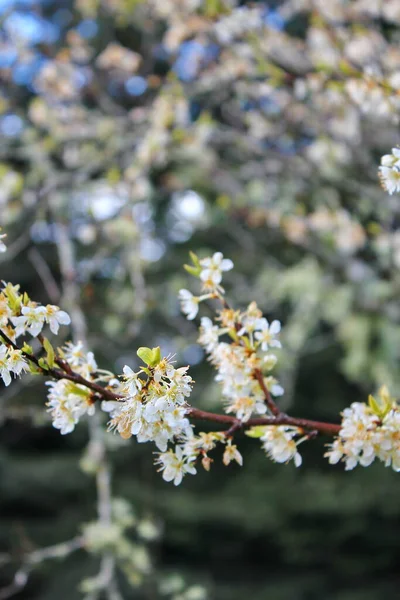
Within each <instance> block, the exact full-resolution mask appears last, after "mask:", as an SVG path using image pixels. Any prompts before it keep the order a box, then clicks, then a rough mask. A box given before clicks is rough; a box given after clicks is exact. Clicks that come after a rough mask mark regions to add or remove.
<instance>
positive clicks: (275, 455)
mask: <svg viewBox="0 0 400 600" xmlns="http://www.w3.org/2000/svg"><path fill="white" fill-rule="evenodd" d="M299 433H300V430H299V429H298V428H297V427H290V426H286V425H278V426H276V425H270V426H269V425H267V426H266V427H265V430H264V434H263V435H262V436H261V438H260V440H261V442H262V445H263V448H264V450H265V451H266V452H267V454H268V456H269V458H271V459H272V460H274V461H275V462H278V463H287V462H289V461H290V460H293V461H294V464H295V465H296V467H299V466H300V465H301V462H302V459H301V455H300V454H299V452H298V451H297V444H298V443H300V442H299V441H297V442H296V440H295V439H294V438H295V437H296V436H297V435H298V434H299Z"/></svg>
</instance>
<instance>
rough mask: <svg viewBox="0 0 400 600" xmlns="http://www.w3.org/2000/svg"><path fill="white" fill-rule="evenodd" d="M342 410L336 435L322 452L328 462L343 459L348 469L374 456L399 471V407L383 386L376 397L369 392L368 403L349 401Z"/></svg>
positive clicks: (366, 463)
mask: <svg viewBox="0 0 400 600" xmlns="http://www.w3.org/2000/svg"><path fill="white" fill-rule="evenodd" d="M342 414H343V420H342V427H341V429H340V432H339V436H338V437H337V438H336V439H335V440H334V442H333V443H332V444H331V445H330V447H329V450H328V452H327V453H326V454H325V456H326V457H327V458H328V459H329V462H330V463H331V464H336V463H338V462H339V461H343V462H344V463H345V469H346V471H350V470H352V469H354V468H355V467H356V466H357V465H361V466H362V467H368V466H369V465H370V464H372V463H373V462H374V460H375V459H376V458H377V459H378V460H380V461H382V462H383V463H384V465H385V467H390V466H391V467H392V469H393V470H394V471H400V407H399V405H398V404H397V402H396V401H395V400H394V399H393V398H391V397H390V394H389V391H388V389H387V388H386V386H383V387H382V388H381V389H380V390H379V400H376V399H375V398H374V396H370V397H369V403H368V404H365V403H362V402H353V404H352V405H351V406H350V408H346V409H345V410H344V411H343V413H342Z"/></svg>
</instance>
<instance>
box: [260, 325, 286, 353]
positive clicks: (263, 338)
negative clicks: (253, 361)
mask: <svg viewBox="0 0 400 600" xmlns="http://www.w3.org/2000/svg"><path fill="white" fill-rule="evenodd" d="M280 330H281V324H280V322H279V321H272V323H271V325H270V324H269V323H268V321H267V319H260V323H259V331H256V332H255V334H254V337H255V338H256V340H258V341H259V342H261V349H262V350H263V351H264V352H266V351H267V350H268V349H269V348H281V347H282V344H281V343H280V341H279V340H277V339H276V336H277V335H278V333H279V332H280Z"/></svg>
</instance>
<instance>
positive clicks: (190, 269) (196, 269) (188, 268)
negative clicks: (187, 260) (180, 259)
mask: <svg viewBox="0 0 400 600" xmlns="http://www.w3.org/2000/svg"><path fill="white" fill-rule="evenodd" d="M183 268H184V269H185V271H187V272H188V273H190V275H193V277H198V276H199V275H200V272H201V267H192V266H190V265H183Z"/></svg>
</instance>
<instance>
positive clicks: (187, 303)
mask: <svg viewBox="0 0 400 600" xmlns="http://www.w3.org/2000/svg"><path fill="white" fill-rule="evenodd" d="M179 300H180V302H181V309H182V312H183V314H185V315H186V317H187V319H188V320H189V321H192V320H193V319H194V318H195V317H196V315H197V313H198V312H199V302H200V299H199V298H198V297H197V296H193V294H192V293H191V292H189V290H180V291H179Z"/></svg>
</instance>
